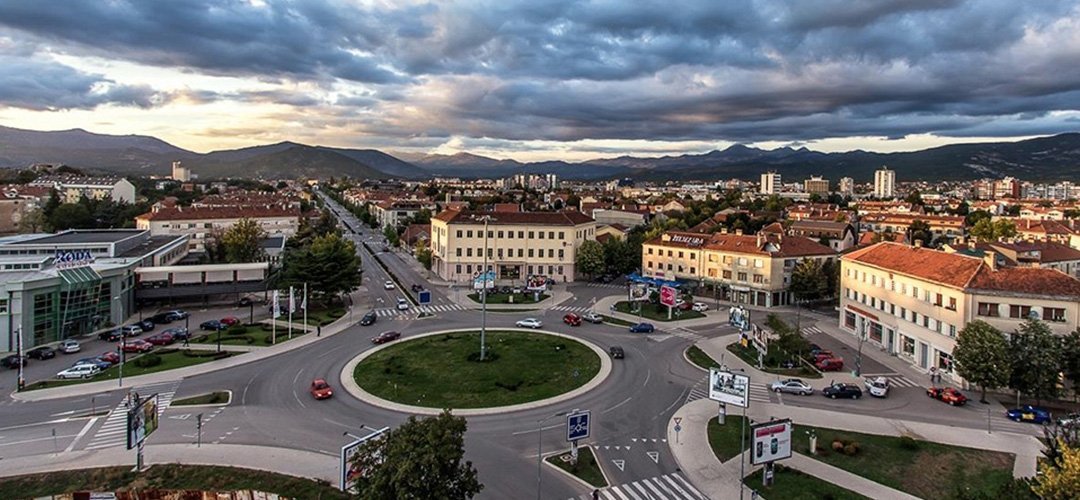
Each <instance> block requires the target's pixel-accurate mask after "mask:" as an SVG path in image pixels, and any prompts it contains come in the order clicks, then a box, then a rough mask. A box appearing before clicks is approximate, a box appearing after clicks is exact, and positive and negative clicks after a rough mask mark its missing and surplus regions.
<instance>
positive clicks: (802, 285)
mask: <svg viewBox="0 0 1080 500" xmlns="http://www.w3.org/2000/svg"><path fill="white" fill-rule="evenodd" d="M828 286H829V281H828V277H826V276H825V273H824V272H823V271H822V269H821V263H820V262H818V261H817V260H814V259H803V260H801V261H799V263H798V264H796V265H795V269H794V270H792V271H791V283H790V284H789V285H788V290H790V291H791V293H792V294H794V295H795V298H796V299H797V300H814V299H819V298H821V297H822V296H823V295H824V294H825V293H826V292H827V291H828Z"/></svg>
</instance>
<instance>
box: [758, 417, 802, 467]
mask: <svg viewBox="0 0 1080 500" xmlns="http://www.w3.org/2000/svg"><path fill="white" fill-rule="evenodd" d="M791 428H792V425H791V420H773V421H772V422H765V423H761V424H755V425H752V426H750V451H751V453H750V461H751V463H753V464H754V465H761V464H765V463H769V462H774V461H776V460H783V459H785V458H791Z"/></svg>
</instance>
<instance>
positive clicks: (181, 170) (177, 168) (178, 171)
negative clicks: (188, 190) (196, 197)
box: [172, 161, 191, 182]
mask: <svg viewBox="0 0 1080 500" xmlns="http://www.w3.org/2000/svg"><path fill="white" fill-rule="evenodd" d="M172 179H173V180H174V181H180V182H190V181H191V169H189V168H187V167H185V166H183V165H181V164H180V162H179V161H174V162H172Z"/></svg>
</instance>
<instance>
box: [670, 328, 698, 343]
mask: <svg viewBox="0 0 1080 500" xmlns="http://www.w3.org/2000/svg"><path fill="white" fill-rule="evenodd" d="M661 331H662V332H664V333H667V334H670V335H674V336H676V337H682V338H684V339H687V340H693V341H695V342H696V341H698V340H702V339H704V338H705V337H703V336H701V335H700V334H698V333H697V332H695V331H693V330H689V329H686V328H681V327H675V328H671V329H664V330H661Z"/></svg>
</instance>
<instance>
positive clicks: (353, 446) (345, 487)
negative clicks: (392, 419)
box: [338, 427, 390, 491]
mask: <svg viewBox="0 0 1080 500" xmlns="http://www.w3.org/2000/svg"><path fill="white" fill-rule="evenodd" d="M389 429H390V428H389V427H383V428H382V429H379V430H377V431H375V432H372V433H371V434H368V435H367V436H364V437H362V438H358V439H357V440H356V441H353V442H351V443H349V444H347V445H345V446H342V447H341V454H340V456H339V460H340V462H339V463H338V467H339V469H338V470H339V471H340V472H341V478H340V481H339V482H338V488H339V489H341V491H353V489H354V488H355V487H356V480H357V479H359V478H360V476H362V475H363V474H364V471H363V469H361V468H360V467H359V466H358V465H357V464H354V463H353V457H355V456H356V454H357V453H359V452H360V446H361V445H363V444H364V443H366V442H368V441H371V440H372V439H375V438H377V437H379V436H382V435H383V434H384V433H386V431H387V430H389ZM350 435H351V434H350Z"/></svg>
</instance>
